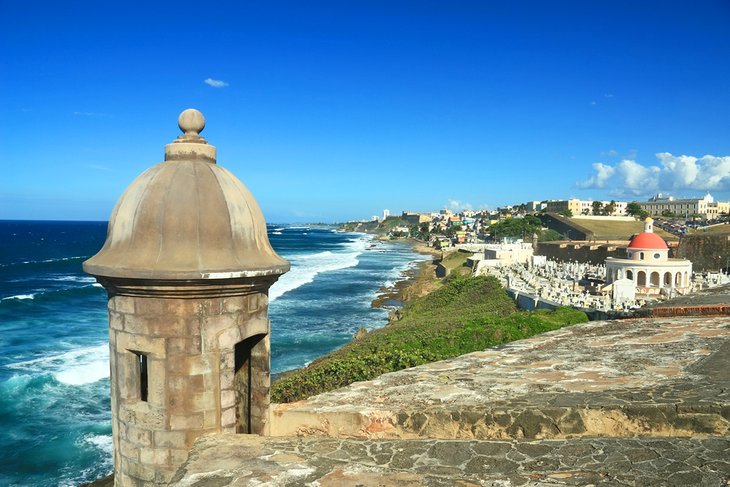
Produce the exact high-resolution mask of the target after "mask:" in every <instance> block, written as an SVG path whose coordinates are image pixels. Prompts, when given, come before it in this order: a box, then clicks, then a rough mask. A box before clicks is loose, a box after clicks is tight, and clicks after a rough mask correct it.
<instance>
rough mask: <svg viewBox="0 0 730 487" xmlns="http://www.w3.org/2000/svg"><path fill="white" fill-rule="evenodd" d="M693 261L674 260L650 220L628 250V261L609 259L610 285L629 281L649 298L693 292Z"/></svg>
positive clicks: (638, 293)
mask: <svg viewBox="0 0 730 487" xmlns="http://www.w3.org/2000/svg"><path fill="white" fill-rule="evenodd" d="M691 277H692V262H691V261H689V260H686V259H670V258H669V247H668V246H667V243H666V242H665V241H664V239H663V238H661V237H660V236H659V235H657V234H656V233H654V220H652V219H651V218H647V219H646V220H645V222H644V231H643V232H641V233H639V234H638V235H635V236H634V237H633V238H632V239H631V242H629V246H628V248H627V249H626V258H625V259H618V258H616V257H608V258H607V259H606V284H611V283H612V282H615V281H618V280H620V279H628V280H630V281H633V283H634V285H635V286H636V294H637V295H644V296H646V297H650V296H658V295H660V294H662V291H664V294H671V293H672V290H676V291H679V292H683V291H688V290H689V289H690V279H691Z"/></svg>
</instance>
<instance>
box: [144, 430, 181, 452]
mask: <svg viewBox="0 0 730 487" xmlns="http://www.w3.org/2000/svg"><path fill="white" fill-rule="evenodd" d="M185 438H186V433H185V432H184V431H155V432H154V434H153V437H152V440H153V442H154V446H155V447H157V448H160V447H164V448H182V447H185V446H186V443H185Z"/></svg>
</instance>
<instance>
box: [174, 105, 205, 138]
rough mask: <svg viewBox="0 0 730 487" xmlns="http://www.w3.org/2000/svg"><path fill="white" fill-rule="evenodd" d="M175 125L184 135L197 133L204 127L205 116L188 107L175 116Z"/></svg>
mask: <svg viewBox="0 0 730 487" xmlns="http://www.w3.org/2000/svg"><path fill="white" fill-rule="evenodd" d="M177 125H178V127H180V130H182V131H183V133H184V134H185V135H199V134H200V132H202V131H203V129H204V128H205V117H204V116H203V114H202V113H200V112H199V111H198V110H196V109H195V108H188V109H187V110H185V111H183V112H182V113H181V114H180V116H179V117H178V118H177Z"/></svg>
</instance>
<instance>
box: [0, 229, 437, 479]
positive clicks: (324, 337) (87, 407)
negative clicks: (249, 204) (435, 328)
mask: <svg viewBox="0 0 730 487" xmlns="http://www.w3.org/2000/svg"><path fill="white" fill-rule="evenodd" d="M268 231H269V239H270V240H271V244H272V246H273V247H274V249H276V251H277V252H278V253H279V254H280V255H281V256H282V257H284V258H286V259H287V260H289V261H290V262H291V264H292V269H291V271H289V272H288V273H287V274H285V275H284V276H282V277H281V278H280V280H279V281H278V282H277V283H276V284H275V285H274V286H273V287H272V288H271V290H270V294H269V296H270V306H269V317H270V319H271V366H272V372H274V373H277V372H282V371H285V370H289V369H293V368H297V367H302V366H304V365H306V364H307V363H309V362H310V361H312V360H313V359H315V358H317V357H320V356H322V355H324V354H326V353H327V352H330V351H332V350H334V349H336V348H337V347H339V346H341V345H343V344H345V343H347V342H348V341H349V340H350V339H351V338H352V336H353V335H354V334H355V333H356V332H357V330H358V329H359V328H361V327H365V328H367V329H374V328H378V327H381V326H383V325H385V324H386V323H387V315H388V310H387V309H381V308H372V307H371V306H370V303H371V302H372V301H373V299H375V298H376V297H377V296H378V294H379V293H380V292H382V290H383V288H387V287H389V286H392V285H393V284H394V283H395V282H396V281H397V280H399V279H400V278H401V277H402V276H403V274H404V273H405V272H406V271H407V270H408V269H409V268H411V267H412V266H414V265H417V263H418V262H419V261H421V260H423V259H424V258H425V257H424V256H422V255H420V254H417V253H415V252H413V250H411V248H410V247H409V246H407V245H405V244H402V243H390V242H378V241H376V240H374V239H373V238H372V237H371V236H369V235H364V234H357V233H343V232H337V231H335V230H334V228H329V227H323V226H308V225H269V226H268ZM105 235H106V222H37V221H0V431H2V434H0V485H3V486H39V487H41V486H42V487H47V486H53V485H59V486H75V485H78V484H79V483H83V482H88V481H91V480H94V479H97V478H100V477H103V476H105V475H108V474H109V473H111V471H112V441H111V423H110V421H111V413H110V407H111V406H110V401H109V364H108V360H109V350H108V337H107V311H106V292H105V291H104V289H103V288H102V287H101V286H100V285H99V284H97V283H96V282H95V279H94V278H93V277H90V276H87V275H86V274H84V273H83V272H82V270H81V263H82V262H83V261H84V260H85V259H87V258H89V257H90V256H91V255H93V254H95V253H96V252H97V251H98V250H99V249H100V248H101V245H102V243H103V242H104V238H105Z"/></svg>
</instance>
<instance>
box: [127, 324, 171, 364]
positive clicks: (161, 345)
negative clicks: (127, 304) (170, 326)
mask: <svg viewBox="0 0 730 487" xmlns="http://www.w3.org/2000/svg"><path fill="white" fill-rule="evenodd" d="M126 323H129V320H127V321H126ZM120 349H122V350H134V351H138V352H142V353H145V354H149V355H156V356H157V357H155V358H165V357H166V356H167V350H166V348H165V339H164V338H153V337H149V336H145V335H134V334H131V333H126V332H117V350H120Z"/></svg>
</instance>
